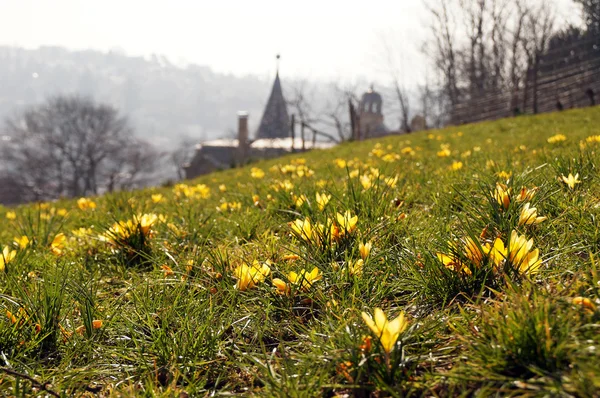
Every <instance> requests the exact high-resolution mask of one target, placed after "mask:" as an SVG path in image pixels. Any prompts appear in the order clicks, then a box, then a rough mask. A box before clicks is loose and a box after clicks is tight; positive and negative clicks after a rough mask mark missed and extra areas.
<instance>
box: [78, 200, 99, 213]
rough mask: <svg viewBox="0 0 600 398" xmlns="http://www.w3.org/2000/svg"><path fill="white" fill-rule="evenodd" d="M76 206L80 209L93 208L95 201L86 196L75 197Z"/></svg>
mask: <svg viewBox="0 0 600 398" xmlns="http://www.w3.org/2000/svg"><path fill="white" fill-rule="evenodd" d="M77 206H78V207H79V208H80V209H81V210H87V209H92V210H94V209H95V208H96V202H94V201H93V200H90V199H88V198H79V199H77Z"/></svg>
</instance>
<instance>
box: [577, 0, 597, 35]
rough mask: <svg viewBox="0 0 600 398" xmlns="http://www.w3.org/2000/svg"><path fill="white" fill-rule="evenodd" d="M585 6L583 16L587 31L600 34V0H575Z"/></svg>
mask: <svg viewBox="0 0 600 398" xmlns="http://www.w3.org/2000/svg"><path fill="white" fill-rule="evenodd" d="M574 1H575V2H576V3H579V4H581V6H582V8H583V18H584V22H585V24H586V27H587V31H588V32H590V33H592V34H600V0H574Z"/></svg>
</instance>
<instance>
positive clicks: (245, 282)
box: [234, 260, 271, 291]
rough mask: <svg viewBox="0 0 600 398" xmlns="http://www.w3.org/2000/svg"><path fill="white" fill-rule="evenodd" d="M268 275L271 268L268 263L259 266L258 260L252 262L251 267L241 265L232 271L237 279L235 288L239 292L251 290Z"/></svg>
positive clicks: (244, 264)
mask: <svg viewBox="0 0 600 398" xmlns="http://www.w3.org/2000/svg"><path fill="white" fill-rule="evenodd" d="M270 273H271V267H270V262H269V261H267V262H265V263H263V264H260V263H259V262H258V260H254V262H253V263H252V266H249V265H248V264H246V263H243V264H242V265H240V266H238V267H237V268H236V269H235V270H234V275H235V277H236V278H237V279H238V281H237V283H236V284H235V288H236V289H238V290H240V291H245V290H247V289H251V288H253V287H255V286H256V285H257V284H258V283H259V282H263V281H264V280H265V278H266V277H267V276H269V274H270Z"/></svg>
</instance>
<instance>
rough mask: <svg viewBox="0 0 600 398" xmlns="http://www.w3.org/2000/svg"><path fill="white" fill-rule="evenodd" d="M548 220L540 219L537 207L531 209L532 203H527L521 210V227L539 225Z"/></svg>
mask: <svg viewBox="0 0 600 398" xmlns="http://www.w3.org/2000/svg"><path fill="white" fill-rule="evenodd" d="M546 219H547V217H538V215H537V209H536V208H535V207H531V205H530V203H529V202H527V203H525V205H524V206H523V208H522V209H521V214H520V215H519V225H533V224H539V223H541V222H542V221H544V220H546Z"/></svg>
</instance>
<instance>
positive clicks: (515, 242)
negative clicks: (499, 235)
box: [508, 231, 542, 274]
mask: <svg viewBox="0 0 600 398" xmlns="http://www.w3.org/2000/svg"><path fill="white" fill-rule="evenodd" d="M532 248H533V239H529V240H527V238H526V237H525V235H519V234H518V233H517V231H512V233H511V234H510V242H509V244H508V258H509V260H510V262H511V264H512V265H513V266H516V267H517V269H518V270H519V271H520V272H521V273H522V274H535V273H537V272H538V271H539V268H540V267H541V266H542V260H541V259H539V254H540V251H539V249H535V250H531V249H532Z"/></svg>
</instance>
